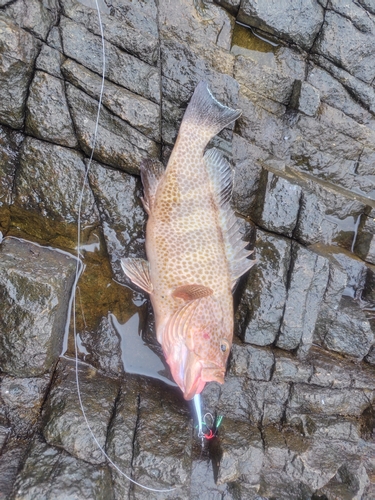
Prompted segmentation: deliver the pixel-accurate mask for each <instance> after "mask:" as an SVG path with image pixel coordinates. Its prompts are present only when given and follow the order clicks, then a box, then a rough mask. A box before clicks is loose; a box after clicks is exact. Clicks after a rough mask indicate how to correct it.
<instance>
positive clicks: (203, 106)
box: [182, 82, 242, 139]
mask: <svg viewBox="0 0 375 500" xmlns="http://www.w3.org/2000/svg"><path fill="white" fill-rule="evenodd" d="M241 113H242V111H241V110H240V109H232V108H229V107H228V106H224V105H223V104H221V103H220V102H219V101H217V100H216V99H215V98H214V96H213V95H212V94H211V92H210V90H209V88H208V86H207V83H206V82H200V83H199V84H198V85H197V87H196V89H195V91H194V94H193V96H192V98H191V100H190V102H189V105H188V107H187V109H186V112H185V115H184V119H183V122H182V126H183V125H184V124H186V125H188V126H189V127H191V126H196V127H198V128H204V129H205V132H206V134H207V135H209V139H211V138H212V137H213V136H214V135H216V134H218V133H219V132H220V130H222V129H223V128H225V127H226V126H227V125H229V124H230V123H232V122H233V121H234V120H237V118H238V117H239V116H240V115H241Z"/></svg>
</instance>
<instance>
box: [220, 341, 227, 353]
mask: <svg viewBox="0 0 375 500" xmlns="http://www.w3.org/2000/svg"><path fill="white" fill-rule="evenodd" d="M228 349H229V343H228V341H227V340H224V339H223V340H221V341H220V350H221V351H222V352H226V351H227V350H228Z"/></svg>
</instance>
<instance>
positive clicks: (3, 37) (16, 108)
mask: <svg viewBox="0 0 375 500" xmlns="http://www.w3.org/2000/svg"><path fill="white" fill-rule="evenodd" d="M38 51H39V42H38V41H37V40H36V39H35V37H33V36H32V35H30V34H29V33H27V32H26V31H24V30H22V29H21V28H20V27H19V26H18V25H17V24H13V22H12V21H11V20H10V19H7V18H5V17H3V16H1V17H0V53H1V56H2V57H1V65H0V93H1V96H2V99H1V102H0V122H1V123H3V124H5V125H9V126H10V127H13V128H21V127H22V125H23V120H24V113H25V103H26V97H27V91H28V87H29V83H30V80H31V78H32V74H33V70H34V62H35V59H36V57H37V55H38Z"/></svg>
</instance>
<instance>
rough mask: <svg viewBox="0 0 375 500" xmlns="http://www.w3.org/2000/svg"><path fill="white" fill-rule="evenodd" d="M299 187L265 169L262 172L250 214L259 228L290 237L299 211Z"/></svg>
mask: <svg viewBox="0 0 375 500" xmlns="http://www.w3.org/2000/svg"><path fill="white" fill-rule="evenodd" d="M300 198H301V187H300V186H299V185H298V184H294V183H291V182H289V181H288V180H287V179H285V178H283V177H281V176H279V175H277V174H275V173H273V172H269V171H267V170H265V169H263V170H262V173H261V176H260V180H259V185H258V194H257V200H256V208H255V209H254V210H253V212H252V213H251V214H250V216H251V218H252V220H253V221H254V222H255V223H256V224H257V225H258V226H260V227H262V228H264V229H266V230H267V231H271V232H273V233H279V234H282V235H283V236H289V237H291V236H292V235H293V232H294V229H295V227H296V224H297V219H298V215H299V209H300Z"/></svg>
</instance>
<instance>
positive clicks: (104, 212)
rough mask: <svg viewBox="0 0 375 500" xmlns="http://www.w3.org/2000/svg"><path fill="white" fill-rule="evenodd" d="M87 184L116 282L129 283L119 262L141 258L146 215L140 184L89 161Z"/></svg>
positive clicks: (143, 251) (124, 175)
mask: <svg viewBox="0 0 375 500" xmlns="http://www.w3.org/2000/svg"><path fill="white" fill-rule="evenodd" d="M89 180H90V185H91V187H92V189H93V192H94V195H95V197H96V198H97V200H98V208H99V213H100V219H101V222H102V225H103V232H104V238H105V241H106V246H107V250H108V253H109V256H110V261H111V265H112V269H113V272H114V274H115V276H116V279H118V280H120V282H122V283H130V282H129V281H128V280H127V279H126V277H125V276H124V272H123V270H122V268H121V263H120V260H121V259H122V258H124V257H140V256H145V247H144V245H145V223H146V214H145V211H144V209H143V207H142V205H141V201H140V196H141V191H140V182H139V180H137V179H136V178H135V177H132V176H130V175H129V174H127V173H125V172H119V171H117V170H112V169H109V168H105V167H104V166H102V165H100V164H99V163H97V162H92V164H91V168H90V171H89Z"/></svg>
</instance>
